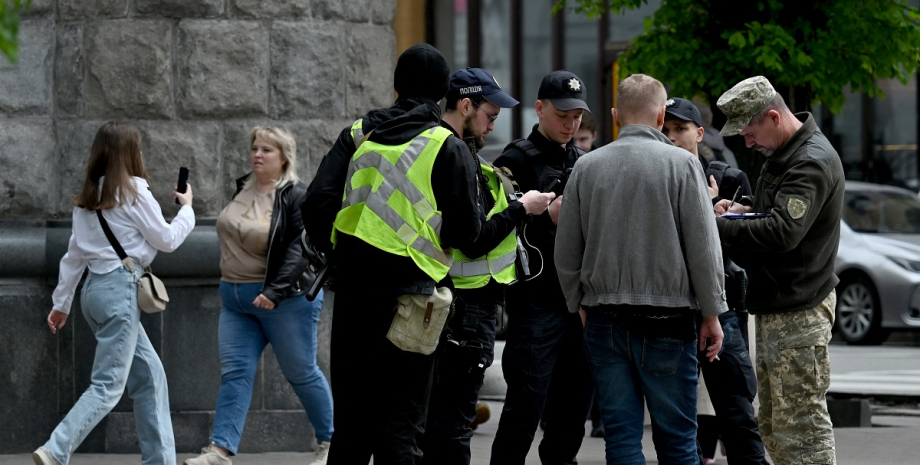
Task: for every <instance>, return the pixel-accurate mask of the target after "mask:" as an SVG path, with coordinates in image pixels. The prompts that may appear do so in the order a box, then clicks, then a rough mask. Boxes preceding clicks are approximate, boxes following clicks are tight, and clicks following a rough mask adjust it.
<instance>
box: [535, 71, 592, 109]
mask: <svg viewBox="0 0 920 465" xmlns="http://www.w3.org/2000/svg"><path fill="white" fill-rule="evenodd" d="M537 98H538V99H540V100H543V99H548V100H549V101H551V102H553V106H554V107H556V108H558V109H560V110H562V111H569V110H576V109H582V110H584V111H587V112H588V113H591V109H589V108H588V102H587V98H588V96H587V93H586V91H585V83H584V81H582V80H581V79H580V78H579V77H578V76H576V75H575V73H573V72H571V71H566V70H564V69H560V70H558V71H553V72H552V73H549V74H547V75H546V77H544V78H543V82H541V83H540V90H539V91H538V92H537Z"/></svg>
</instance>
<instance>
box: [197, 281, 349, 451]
mask: <svg viewBox="0 0 920 465" xmlns="http://www.w3.org/2000/svg"><path fill="white" fill-rule="evenodd" d="M261 289H262V285H261V284H259V283H245V284H233V283H228V282H225V281H221V282H220V298H221V302H222V305H223V307H222V308H221V311H220V327H219V329H218V340H219V342H220V365H221V376H220V391H218V394H217V411H216V412H215V414H214V430H213V431H212V433H211V440H212V441H213V442H214V444H216V445H218V446H220V447H223V448H225V449H227V450H228V451H230V452H231V453H233V454H236V453H237V448H238V447H239V445H240V436H242V434H243V425H244V424H245V422H246V414H247V413H248V411H249V403H250V402H251V401H252V385H253V381H254V380H255V376H256V368H257V367H258V365H259V359H260V358H261V357H262V352H263V351H264V350H265V346H266V345H268V344H269V343H270V344H271V345H272V350H273V351H274V352H275V358H277V360H278V365H279V366H280V367H281V372H282V373H284V377H285V378H287V380H288V382H289V383H291V387H293V388H294V393H295V394H297V397H298V398H299V399H300V403H301V404H303V407H304V410H306V411H307V417H308V418H309V419H310V423H312V424H313V428H314V429H315V430H316V440H317V441H319V442H328V441H330V440H331V439H332V391H330V389H329V383H328V382H327V381H326V376H325V375H323V372H322V371H320V369H319V367H318V366H317V365H316V324H317V323H318V322H319V314H320V311H321V310H322V308H323V294H322V293H320V294H319V295H318V296H317V297H316V300H314V301H313V302H310V301H308V300H307V299H305V298H303V296H295V297H290V298H288V299H285V300H283V301H282V302H281V303H280V304H278V306H277V307H275V309H274V310H266V309H264V308H258V307H255V306H254V305H252V302H253V301H254V300H255V299H256V297H257V296H258V295H259V292H260V291H261Z"/></svg>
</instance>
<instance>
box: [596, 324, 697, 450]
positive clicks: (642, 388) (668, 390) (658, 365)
mask: <svg viewBox="0 0 920 465" xmlns="http://www.w3.org/2000/svg"><path fill="white" fill-rule="evenodd" d="M585 349H586V352H587V354H588V361H589V362H590V364H591V370H592V371H593V372H594V378H595V379H596V380H597V396H598V402H599V403H600V411H601V417H602V418H603V419H604V434H605V436H604V437H605V439H606V443H607V444H606V452H607V454H606V456H607V463H608V464H615V465H644V464H645V463H646V462H645V456H643V454H642V433H643V426H642V423H643V419H644V410H643V402H642V401H643V399H644V400H645V403H646V405H647V406H648V411H649V415H650V416H651V419H652V440H653V441H654V443H655V451H656V452H657V454H658V463H660V464H662V465H687V464H696V463H698V462H699V456H697V452H696V400H697V399H696V398H697V382H698V378H697V357H696V342H695V341H690V342H684V341H681V340H679V339H671V338H661V337H648V336H639V335H636V334H634V333H631V332H629V331H626V330H625V329H624V328H623V327H622V326H621V325H619V324H618V323H616V322H614V321H613V320H612V319H610V318H608V317H605V316H603V315H597V314H592V313H591V312H588V320H587V324H586V325H585Z"/></svg>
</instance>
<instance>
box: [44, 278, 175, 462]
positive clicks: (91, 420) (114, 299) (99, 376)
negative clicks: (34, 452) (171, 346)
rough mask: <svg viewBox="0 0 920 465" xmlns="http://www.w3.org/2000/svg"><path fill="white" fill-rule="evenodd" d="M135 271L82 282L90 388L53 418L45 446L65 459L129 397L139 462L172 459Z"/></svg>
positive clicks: (161, 376) (156, 361)
mask: <svg viewBox="0 0 920 465" xmlns="http://www.w3.org/2000/svg"><path fill="white" fill-rule="evenodd" d="M139 275H140V268H139V267H138V269H137V274H135V273H132V272H130V271H128V270H127V269H125V268H118V269H117V270H115V271H112V272H109V273H106V274H95V273H90V274H89V277H88V278H87V279H86V282H85V283H84V285H83V293H82V295H81V300H80V304H81V306H82V307H83V316H84V317H85V318H86V322H87V323H89V327H90V329H91V330H92V331H93V334H94V335H95V336H96V355H95V358H94V359H93V372H92V375H91V377H90V385H89V388H87V389H86V391H85V392H84V393H83V395H82V396H80V399H78V400H77V402H76V404H74V406H73V408H71V409H70V412H68V413H67V416H66V417H64V419H63V420H62V421H61V423H60V424H58V426H57V428H55V429H54V432H53V433H51V439H49V440H48V442H46V443H45V447H47V448H48V450H49V451H51V455H52V456H54V459H55V460H57V461H58V462H60V463H61V465H67V463H68V462H69V461H70V456H71V454H73V452H74V450H76V448H77V447H78V446H79V445H80V443H82V442H83V440H84V439H86V436H87V435H89V433H90V431H92V430H93V428H94V427H95V426H96V425H97V424H99V422H100V421H101V420H102V418H103V417H105V416H106V415H107V414H108V413H109V412H110V411H111V410H112V409H113V408H114V407H115V404H117V403H118V400H119V399H121V396H122V394H123V393H124V391H125V389H127V390H128V396H129V397H131V399H132V400H133V401H134V418H135V422H136V425H137V426H136V427H137V440H138V443H139V445H140V448H141V457H142V463H143V464H144V465H154V464H156V465H175V463H176V446H175V440H174V438H173V429H172V419H171V418H170V415H169V392H168V389H167V386H166V372H165V371H163V364H162V363H161V362H160V358H159V357H158V356H157V353H156V352H155V351H154V350H153V345H151V343H150V339H148V338H147V333H146V332H145V331H144V327H143V326H141V322H140V316H141V315H140V310H139V309H138V308H137V280H138V277H139Z"/></svg>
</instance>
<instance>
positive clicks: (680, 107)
mask: <svg viewBox="0 0 920 465" xmlns="http://www.w3.org/2000/svg"><path fill="white" fill-rule="evenodd" d="M664 107H665V110H664V111H665V113H667V114H669V115H671V116H673V117H675V118H677V119H682V120H684V121H692V122H693V124H696V125H697V127H703V115H701V114H700V109H699V108H697V107H696V105H694V104H693V102H691V101H689V100H687V99H685V98H678V97H674V98H669V99H668V101H667V102H665V103H664Z"/></svg>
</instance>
